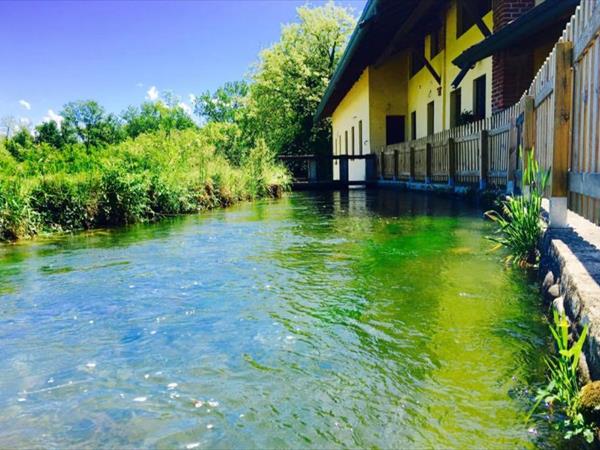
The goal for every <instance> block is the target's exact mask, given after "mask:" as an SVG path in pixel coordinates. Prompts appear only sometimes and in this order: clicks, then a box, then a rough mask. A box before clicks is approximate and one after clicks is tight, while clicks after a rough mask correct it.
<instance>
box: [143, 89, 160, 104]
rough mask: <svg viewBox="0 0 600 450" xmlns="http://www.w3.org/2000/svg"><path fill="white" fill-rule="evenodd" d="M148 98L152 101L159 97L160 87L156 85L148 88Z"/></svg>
mask: <svg viewBox="0 0 600 450" xmlns="http://www.w3.org/2000/svg"><path fill="white" fill-rule="evenodd" d="M146 98H147V99H148V100H150V101H152V102H153V101H154V100H156V99H158V89H156V86H152V87H151V88H150V89H148V91H147V92H146Z"/></svg>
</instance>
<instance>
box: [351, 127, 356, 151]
mask: <svg viewBox="0 0 600 450" xmlns="http://www.w3.org/2000/svg"><path fill="white" fill-rule="evenodd" d="M355 151H356V148H355V146H354V127H352V154H353V155H354V154H355V153H354V152H355Z"/></svg>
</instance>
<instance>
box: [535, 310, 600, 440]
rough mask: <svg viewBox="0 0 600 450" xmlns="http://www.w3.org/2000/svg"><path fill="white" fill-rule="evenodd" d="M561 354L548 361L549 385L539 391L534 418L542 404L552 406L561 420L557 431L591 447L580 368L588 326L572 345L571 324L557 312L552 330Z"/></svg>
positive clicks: (558, 422)
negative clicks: (584, 409)
mask: <svg viewBox="0 0 600 450" xmlns="http://www.w3.org/2000/svg"><path fill="white" fill-rule="evenodd" d="M550 331H551V332H552V337H553V338H554V342H555V344H556V346H557V350H558V354H557V355H556V356H551V357H549V358H547V359H546V364H547V366H548V373H549V375H548V385H547V386H546V387H544V388H541V389H539V390H538V394H537V397H536V403H535V405H534V407H533V408H532V410H531V413H530V414H529V416H531V414H532V413H533V412H534V411H535V410H537V409H538V408H539V406H540V404H541V403H542V402H545V403H546V404H547V405H549V406H551V407H552V409H553V412H554V414H555V415H556V416H558V417H559V420H558V421H557V422H556V427H557V428H558V429H560V430H561V431H563V432H564V436H565V438H566V439H571V438H572V437H574V436H579V435H581V436H583V437H584V438H585V440H586V441H587V442H588V443H591V442H592V441H593V440H594V433H593V427H592V425H591V424H589V423H587V422H586V420H585V418H584V416H583V414H582V411H581V402H580V393H579V382H578V378H577V367H578V365H579V359H580V358H581V351H582V349H583V344H584V342H585V338H586V336H587V331H588V326H587V325H586V326H585V327H584V328H583V331H582V332H581V335H580V336H579V339H578V340H577V341H576V342H575V343H573V345H570V344H569V323H568V321H567V319H566V317H565V316H564V315H559V314H558V312H556V311H554V324H553V325H551V326H550Z"/></svg>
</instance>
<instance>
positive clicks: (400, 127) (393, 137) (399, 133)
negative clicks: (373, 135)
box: [385, 116, 405, 145]
mask: <svg viewBox="0 0 600 450" xmlns="http://www.w3.org/2000/svg"><path fill="white" fill-rule="evenodd" d="M404 128H405V124H404V116H386V117H385V141H386V144H387V145H392V144H397V143H399V142H404Z"/></svg>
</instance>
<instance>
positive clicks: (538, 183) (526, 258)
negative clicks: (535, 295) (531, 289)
mask: <svg viewBox="0 0 600 450" xmlns="http://www.w3.org/2000/svg"><path fill="white" fill-rule="evenodd" d="M524 159H525V168H524V170H523V178H522V189H523V190H524V193H523V195H521V196H516V197H508V198H507V199H506V200H504V201H502V203H501V211H500V212H498V211H488V212H486V216H487V217H489V218H490V219H491V220H493V221H494V222H495V223H496V224H497V225H498V230H497V236H492V237H490V239H491V240H492V241H494V242H496V243H497V244H498V245H497V247H496V248H499V247H506V248H508V249H509V251H510V255H509V256H508V257H507V261H509V262H513V263H515V264H517V265H520V266H533V265H535V264H537V262H538V260H539V251H538V248H537V247H538V243H539V240H540V238H541V236H542V233H543V231H544V224H543V222H542V218H541V213H542V197H543V193H544V190H545V189H546V185H547V183H548V177H549V175H550V172H549V171H547V172H541V171H540V170H539V165H538V163H537V161H536V159H535V155H534V150H533V149H532V150H531V151H529V152H527V154H526V156H525V158H524Z"/></svg>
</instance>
